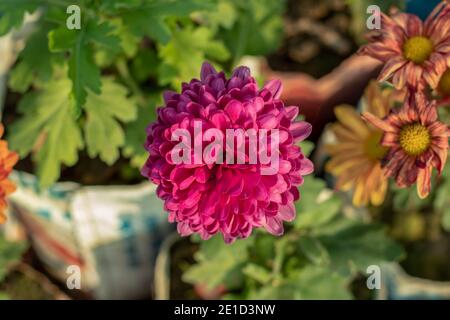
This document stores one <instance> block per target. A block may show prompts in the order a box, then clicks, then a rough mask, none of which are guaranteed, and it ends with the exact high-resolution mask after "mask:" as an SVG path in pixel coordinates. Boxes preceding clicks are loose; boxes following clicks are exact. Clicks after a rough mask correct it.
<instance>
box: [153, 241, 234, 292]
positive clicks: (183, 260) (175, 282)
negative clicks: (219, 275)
mask: <svg viewBox="0 0 450 320" xmlns="http://www.w3.org/2000/svg"><path fill="white" fill-rule="evenodd" d="M195 250H196V245H194V244H192V243H191V242H190V241H189V239H188V238H181V237H180V236H179V235H178V234H177V233H173V234H172V235H170V237H168V238H167V239H166V240H165V241H164V242H163V244H162V245H161V249H160V251H159V254H158V257H157V258H156V266H155V275H154V282H155V288H154V289H155V290H154V297H155V299H156V300H169V299H187V298H190V299H203V300H211V299H220V298H221V297H222V296H223V294H224V293H225V289H224V288H223V287H221V288H217V289H214V290H207V289H205V288H206V286H201V285H196V286H193V287H192V286H191V285H189V284H186V283H184V282H183V281H182V279H181V277H182V272H183V271H184V270H183V267H184V266H185V265H187V264H189V265H191V264H192V263H193V262H194V261H193V254H194V253H195Z"/></svg>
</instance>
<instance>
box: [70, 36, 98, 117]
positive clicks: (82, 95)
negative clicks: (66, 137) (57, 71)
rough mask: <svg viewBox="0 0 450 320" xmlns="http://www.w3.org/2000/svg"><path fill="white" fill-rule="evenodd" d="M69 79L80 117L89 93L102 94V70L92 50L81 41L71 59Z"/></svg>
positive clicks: (76, 112)
mask: <svg viewBox="0 0 450 320" xmlns="http://www.w3.org/2000/svg"><path fill="white" fill-rule="evenodd" d="M69 77H70V79H71V80H72V94H73V97H74V98H75V104H76V108H75V110H74V111H75V115H76V116H78V115H79V114H80V112H81V108H82V107H83V105H84V103H85V102H86V96H87V91H88V90H91V91H92V92H94V93H96V94H99V93H100V92H101V90H100V89H101V80H100V69H99V68H98V67H97V66H96V65H95V63H94V62H93V60H92V54H91V50H90V49H89V48H88V47H83V41H82V40H81V39H79V40H78V41H77V44H76V46H75V48H74V51H73V52H72V54H71V56H70V59H69Z"/></svg>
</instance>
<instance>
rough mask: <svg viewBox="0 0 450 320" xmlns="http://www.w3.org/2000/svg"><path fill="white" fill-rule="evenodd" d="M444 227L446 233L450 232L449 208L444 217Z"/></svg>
mask: <svg viewBox="0 0 450 320" xmlns="http://www.w3.org/2000/svg"><path fill="white" fill-rule="evenodd" d="M442 227H443V228H444V230H445V231H447V232H450V208H449V207H447V208H446V209H445V211H444V213H443V215H442Z"/></svg>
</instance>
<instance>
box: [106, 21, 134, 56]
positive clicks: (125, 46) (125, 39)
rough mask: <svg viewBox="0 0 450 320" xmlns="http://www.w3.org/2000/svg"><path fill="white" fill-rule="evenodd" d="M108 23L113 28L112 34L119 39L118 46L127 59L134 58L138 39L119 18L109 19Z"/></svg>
mask: <svg viewBox="0 0 450 320" xmlns="http://www.w3.org/2000/svg"><path fill="white" fill-rule="evenodd" d="M110 22H111V23H112V24H113V25H114V27H115V31H114V33H113V34H115V35H116V36H117V37H118V38H119V39H120V45H121V47H122V50H123V52H124V53H125V55H126V56H127V57H128V58H132V57H134V56H135V55H136V53H137V52H138V46H139V42H140V40H141V39H140V37H138V36H136V35H135V34H133V33H132V32H131V30H130V28H129V27H128V26H127V25H126V24H125V23H124V22H123V20H122V19H121V18H115V19H110Z"/></svg>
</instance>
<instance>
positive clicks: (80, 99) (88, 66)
mask: <svg viewBox="0 0 450 320" xmlns="http://www.w3.org/2000/svg"><path fill="white" fill-rule="evenodd" d="M113 30H114V28H113V27H112V26H111V25H110V24H107V23H101V24H97V23H94V22H91V21H90V22H88V24H87V27H85V28H82V29H81V30H68V29H67V28H64V27H61V28H59V29H56V30H52V31H51V32H50V33H49V47H50V50H52V51H54V52H60V51H69V52H70V58H69V73H68V74H69V78H70V79H71V80H72V95H73V98H74V100H75V108H74V114H75V115H76V116H79V115H80V113H81V108H82V107H83V105H84V104H85V102H86V96H87V91H88V90H90V91H92V92H94V93H96V94H100V92H101V80H100V69H99V67H98V66H97V65H96V64H95V63H94V61H93V55H92V48H91V47H90V46H89V44H91V43H95V44H97V45H100V46H101V47H104V48H107V49H109V50H112V51H113V52H117V51H118V50H119V48H120V47H119V46H120V41H119V38H118V37H116V36H114V35H113V34H112V32H113Z"/></svg>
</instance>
